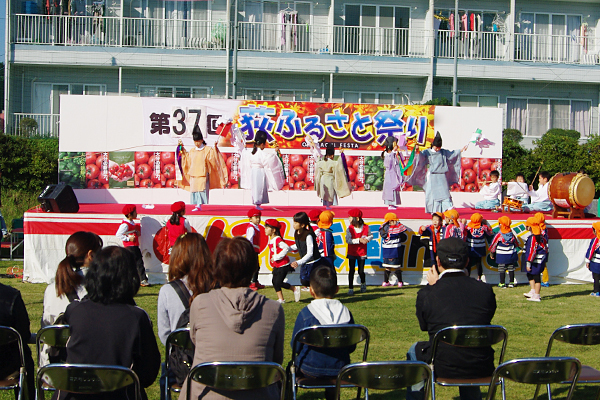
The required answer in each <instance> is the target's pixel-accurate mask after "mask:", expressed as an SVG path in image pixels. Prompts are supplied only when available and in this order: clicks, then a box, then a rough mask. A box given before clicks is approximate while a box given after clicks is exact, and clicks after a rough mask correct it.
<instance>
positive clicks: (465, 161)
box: [460, 157, 474, 171]
mask: <svg viewBox="0 0 600 400" xmlns="http://www.w3.org/2000/svg"><path fill="white" fill-rule="evenodd" d="M473 164H474V161H473V159H472V158H464V157H463V158H461V159H460V165H461V167H462V169H463V171H464V170H465V169H473Z"/></svg>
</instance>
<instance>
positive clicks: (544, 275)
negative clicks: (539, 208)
mask: <svg viewBox="0 0 600 400" xmlns="http://www.w3.org/2000/svg"><path fill="white" fill-rule="evenodd" d="M534 217H536V218H537V219H538V221H539V222H540V229H541V230H542V236H543V237H544V238H545V239H546V243H548V239H549V238H548V228H547V227H546V216H545V215H544V214H543V213H541V212H538V213H535V215H534ZM549 256H550V247H548V257H549ZM547 262H548V261H547V260H546V263H547ZM542 287H550V276H549V275H548V268H544V271H543V272H542Z"/></svg>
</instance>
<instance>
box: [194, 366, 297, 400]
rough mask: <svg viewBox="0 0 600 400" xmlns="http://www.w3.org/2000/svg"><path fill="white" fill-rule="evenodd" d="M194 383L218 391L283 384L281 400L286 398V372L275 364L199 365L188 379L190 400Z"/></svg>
mask: <svg viewBox="0 0 600 400" xmlns="http://www.w3.org/2000/svg"><path fill="white" fill-rule="evenodd" d="M192 381H194V382H198V383H201V384H203V385H205V386H208V387H210V388H213V389H217V390H232V391H237V390H252V389H262V388H264V387H267V386H271V385H274V384H276V383H281V388H280V390H281V400H284V398H285V370H284V369H283V368H282V367H281V365H279V364H277V363H274V362H266V361H265V362H259V361H229V362H225V361H223V362H210V363H203V364H198V365H196V366H195V367H194V368H192V370H191V371H190V374H189V375H188V379H187V396H186V399H187V400H190V395H191V392H192Z"/></svg>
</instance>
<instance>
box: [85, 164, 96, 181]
mask: <svg viewBox="0 0 600 400" xmlns="http://www.w3.org/2000/svg"><path fill="white" fill-rule="evenodd" d="M98 175H100V168H98V166H97V165H96V164H88V165H86V166H85V179H96V178H97V177H98Z"/></svg>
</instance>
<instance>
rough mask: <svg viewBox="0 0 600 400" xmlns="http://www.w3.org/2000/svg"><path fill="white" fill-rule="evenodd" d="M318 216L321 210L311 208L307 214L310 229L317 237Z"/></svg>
mask: <svg viewBox="0 0 600 400" xmlns="http://www.w3.org/2000/svg"><path fill="white" fill-rule="evenodd" d="M319 215H321V210H319V209H318V208H313V209H312V210H310V211H309V212H308V219H310V227H311V228H312V229H313V231H315V235H317V236H319Z"/></svg>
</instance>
